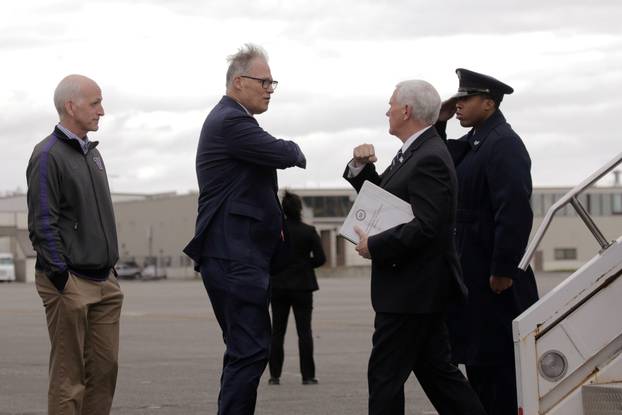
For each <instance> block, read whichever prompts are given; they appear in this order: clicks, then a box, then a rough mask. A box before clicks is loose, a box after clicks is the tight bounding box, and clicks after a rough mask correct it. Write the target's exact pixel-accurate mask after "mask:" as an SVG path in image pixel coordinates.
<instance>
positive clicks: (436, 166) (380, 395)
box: [344, 80, 484, 415]
mask: <svg viewBox="0 0 622 415" xmlns="http://www.w3.org/2000/svg"><path fill="white" fill-rule="evenodd" d="M440 106H441V100H440V97H439V96H438V93H437V92H436V89H434V87H433V86H432V85H430V84H429V83H427V82H425V81H420V80H413V81H404V82H401V83H399V84H398V85H397V86H396V89H395V91H394V92H393V95H392V96H391V99H390V101H389V110H388V111H387V114H386V115H387V117H388V118H389V133H390V134H392V135H394V136H396V137H398V138H399V139H400V141H401V142H402V146H401V148H400V151H399V152H398V155H397V156H396V157H395V158H394V159H393V162H392V163H391V165H390V166H389V167H388V168H387V169H386V170H385V171H384V172H383V173H382V174H378V173H377V172H376V168H375V166H374V162H375V161H376V160H377V157H376V155H375V151H374V147H373V145H371V144H362V145H360V146H358V147H356V148H355V149H354V157H353V159H352V160H351V161H350V163H349V164H348V167H346V170H345V172H344V178H345V179H346V180H348V181H349V182H350V183H351V184H352V186H353V187H354V188H355V189H356V190H357V191H358V190H360V188H361V186H362V185H363V182H364V181H365V180H369V181H371V182H372V183H374V184H377V185H379V186H380V187H382V188H383V189H384V190H386V191H388V192H390V193H392V194H394V195H395V196H397V197H399V198H401V199H403V200H404V201H406V202H408V203H410V205H411V208H412V211H413V214H414V219H413V220H411V221H410V222H408V223H404V224H401V225H398V226H395V227H393V228H390V229H388V230H386V231H384V232H381V233H379V234H376V235H373V236H369V237H368V236H367V235H366V234H364V233H363V232H362V231H360V230H359V231H358V232H359V237H360V241H359V243H358V245H357V247H356V250H357V251H358V253H359V254H360V255H361V256H363V257H365V258H370V259H371V265H372V272H371V300H372V306H373V307H374V311H375V312H376V318H375V321H374V335H373V339H372V343H373V349H372V352H371V356H370V358H369V367H368V371H367V377H368V385H369V414H370V415H372V414H373V415H379V414H387V415H399V414H403V413H404V383H405V382H406V380H407V379H408V377H409V376H410V373H411V372H414V374H415V375H416V376H417V379H418V380H419V382H420V383H421V386H422V387H423V389H424V390H425V392H426V394H427V395H428V397H429V398H430V401H432V404H433V405H434V407H435V408H436V410H437V411H438V413H439V414H440V415H451V414H455V415H458V414H459V415H471V414H478V415H479V414H484V410H483V408H482V406H481V403H480V402H479V400H478V399H477V395H476V394H475V392H473V390H472V389H471V387H470V386H469V384H468V382H467V380H466V379H465V378H464V376H463V375H462V373H461V372H460V371H459V370H458V368H457V367H456V366H454V365H453V364H452V363H451V351H450V349H449V338H448V334H447V328H446V326H445V312H446V311H447V308H448V306H449V305H450V304H453V303H455V302H459V301H463V300H464V298H465V297H466V289H465V287H464V284H463V282H462V277H461V275H460V267H459V264H458V257H457V256H456V250H455V246H454V237H453V236H454V226H455V215H456V192H457V190H456V172H455V170H454V166H453V162H452V160H451V156H450V155H449V152H448V151H447V148H446V146H445V144H444V143H443V140H442V139H441V138H440V137H439V136H438V134H437V133H436V130H435V129H434V128H433V127H432V126H433V124H434V123H435V122H436V120H437V118H438V113H439V109H440Z"/></svg>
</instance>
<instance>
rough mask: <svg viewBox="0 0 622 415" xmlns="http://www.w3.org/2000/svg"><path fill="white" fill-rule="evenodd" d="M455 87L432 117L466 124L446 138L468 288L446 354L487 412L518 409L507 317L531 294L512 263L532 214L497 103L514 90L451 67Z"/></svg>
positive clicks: (515, 144)
mask: <svg viewBox="0 0 622 415" xmlns="http://www.w3.org/2000/svg"><path fill="white" fill-rule="evenodd" d="M456 73H457V75H458V79H459V88H458V93H457V94H455V95H454V96H453V97H452V98H450V99H449V100H448V101H446V102H445V103H444V104H443V108H442V110H441V114H440V118H439V122H438V123H437V124H436V127H437V130H439V133H440V134H441V136H443V137H446V135H445V127H446V121H447V120H448V119H450V118H451V117H452V116H453V115H454V114H456V118H457V119H458V121H459V122H460V125H461V126H462V127H466V128H470V131H469V132H468V133H467V134H466V135H464V136H463V137H461V138H460V139H458V140H448V141H447V146H448V148H449V150H450V153H451V154H452V157H453V158H454V162H455V165H456V172H457V175H458V212H457V224H456V244H457V249H458V254H459V256H460V262H461V265H462V269H463V273H464V281H465V283H466V285H467V288H468V290H469V297H468V301H467V302H466V304H465V305H460V306H455V307H454V310H453V312H451V313H450V314H449V317H448V326H449V331H450V337H451V346H452V354H453V359H454V361H455V362H456V363H463V364H465V366H466V372H467V376H468V378H469V381H470V382H471V385H472V386H473V388H474V389H475V390H476V392H477V393H478V395H479V397H480V400H481V401H482V403H483V405H484V407H485V409H486V411H487V413H488V414H489V415H508V414H516V413H517V402H516V401H517V399H516V374H515V368H514V345H513V339H512V320H513V319H514V318H515V317H516V316H518V315H519V314H520V313H521V312H522V311H524V310H525V309H526V308H527V307H529V306H530V305H531V304H533V303H534V302H535V301H536V300H537V299H538V291H537V287H536V282H535V279H534V274H533V271H532V270H531V269H528V270H527V271H525V272H523V271H521V270H520V269H518V263H519V261H520V259H521V257H522V255H523V253H524V251H525V248H526V246H527V242H528V238H529V233H530V231H531V225H532V220H533V213H532V211H531V204H530V198H531V190H532V189H531V174H530V168H531V160H530V158H529V154H528V153H527V150H526V148H525V145H524V144H523V142H522V140H521V138H520V137H519V136H518V135H517V134H516V133H515V132H514V130H512V127H511V126H510V124H508V123H507V121H506V120H505V117H504V116H503V114H502V113H501V110H500V109H499V104H500V103H501V101H502V99H503V96H504V95H507V94H511V93H512V92H514V90H513V89H512V88H511V87H510V86H508V85H506V84H505V83H503V82H501V81H498V80H497V79H495V78H492V77H490V76H487V75H483V74H480V73H477V72H473V71H469V70H466V69H457V70H456Z"/></svg>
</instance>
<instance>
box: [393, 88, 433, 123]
mask: <svg viewBox="0 0 622 415" xmlns="http://www.w3.org/2000/svg"><path fill="white" fill-rule="evenodd" d="M395 90H396V92H397V93H396V96H395V98H396V100H397V102H399V103H400V104H402V105H408V106H409V107H411V108H412V117H413V118H414V119H416V120H419V121H422V122H424V123H425V124H426V125H433V124H434V123H435V122H436V121H437V120H438V114H439V112H440V110H441V97H440V95H439V94H438V92H437V91H436V89H435V88H434V87H433V86H432V84H430V83H429V82H426V81H422V80H420V79H412V80H408V81H402V82H400V83H399V84H397V85H396V86H395Z"/></svg>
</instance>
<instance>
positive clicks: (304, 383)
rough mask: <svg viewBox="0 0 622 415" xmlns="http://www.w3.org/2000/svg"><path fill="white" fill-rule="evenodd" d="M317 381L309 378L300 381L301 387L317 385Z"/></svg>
mask: <svg viewBox="0 0 622 415" xmlns="http://www.w3.org/2000/svg"><path fill="white" fill-rule="evenodd" d="M317 383H318V382H317V379H316V378H309V379H303V380H302V384H303V385H317Z"/></svg>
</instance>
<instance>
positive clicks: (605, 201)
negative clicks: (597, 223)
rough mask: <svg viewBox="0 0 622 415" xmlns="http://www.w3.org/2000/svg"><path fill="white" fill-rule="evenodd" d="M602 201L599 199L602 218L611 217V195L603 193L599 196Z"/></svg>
mask: <svg viewBox="0 0 622 415" xmlns="http://www.w3.org/2000/svg"><path fill="white" fill-rule="evenodd" d="M601 196H602V199H601V205H602V206H601V207H602V210H603V216H609V215H611V208H612V207H613V203H612V201H611V199H612V197H611V196H613V195H612V194H611V193H604V194H602V195H601Z"/></svg>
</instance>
